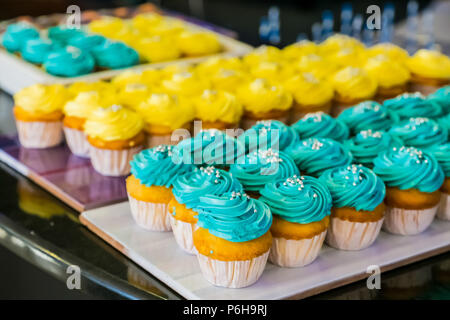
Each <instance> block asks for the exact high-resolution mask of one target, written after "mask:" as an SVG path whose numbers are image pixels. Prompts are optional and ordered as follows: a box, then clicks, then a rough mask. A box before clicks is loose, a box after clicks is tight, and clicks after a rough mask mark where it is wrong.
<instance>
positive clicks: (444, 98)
mask: <svg viewBox="0 0 450 320" xmlns="http://www.w3.org/2000/svg"><path fill="white" fill-rule="evenodd" d="M427 100H431V101H434V102H437V103H438V104H439V105H440V106H441V108H442V112H443V113H445V114H447V113H450V86H445V87H442V88H439V89H437V90H436V91H435V92H433V93H432V94H430V95H429V96H428V97H427Z"/></svg>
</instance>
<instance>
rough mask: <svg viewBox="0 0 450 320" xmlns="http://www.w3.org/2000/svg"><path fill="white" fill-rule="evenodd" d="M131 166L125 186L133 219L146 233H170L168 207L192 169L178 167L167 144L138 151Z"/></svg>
mask: <svg viewBox="0 0 450 320" xmlns="http://www.w3.org/2000/svg"><path fill="white" fill-rule="evenodd" d="M130 166H131V175H130V176H129V177H128V178H127V180H126V186H127V193H128V200H129V201H130V207H131V214H132V215H133V218H134V220H135V221H136V223H137V224H138V225H139V226H140V227H142V228H145V229H147V230H152V231H170V230H171V226H170V221H169V212H168V206H169V202H170V200H171V199H172V196H173V195H172V190H171V189H172V185H173V183H174V182H175V180H176V179H177V177H179V176H181V175H183V174H185V173H186V172H188V171H189V170H190V169H191V166H189V165H185V164H182V163H181V164H175V163H174V161H173V160H172V147H171V146H167V145H160V146H158V147H155V148H152V149H146V150H143V151H141V152H139V153H138V154H136V155H135V156H134V157H133V160H132V161H131V162H130Z"/></svg>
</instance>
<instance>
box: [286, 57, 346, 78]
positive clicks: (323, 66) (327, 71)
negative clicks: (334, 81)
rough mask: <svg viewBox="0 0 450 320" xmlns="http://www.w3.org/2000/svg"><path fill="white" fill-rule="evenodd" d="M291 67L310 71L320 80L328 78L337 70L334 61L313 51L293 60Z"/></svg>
mask: <svg viewBox="0 0 450 320" xmlns="http://www.w3.org/2000/svg"><path fill="white" fill-rule="evenodd" d="M293 68H294V69H295V70H296V71H298V72H309V73H312V74H313V75H314V76H315V77H316V78H318V79H320V80H322V79H327V78H329V77H330V76H332V75H333V73H335V72H336V71H337V70H338V66H337V65H336V64H335V63H334V62H332V61H330V60H328V59H326V58H324V57H322V56H319V55H317V54H314V53H312V54H307V55H304V56H301V57H300V58H299V59H298V60H297V61H295V62H293Z"/></svg>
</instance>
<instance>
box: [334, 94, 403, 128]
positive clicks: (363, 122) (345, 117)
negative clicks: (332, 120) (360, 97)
mask: <svg viewBox="0 0 450 320" xmlns="http://www.w3.org/2000/svg"><path fill="white" fill-rule="evenodd" d="M338 120H340V121H342V122H343V123H345V124H346V125H347V127H348V128H349V129H350V134H351V135H354V134H356V133H358V132H360V131H362V130H369V129H371V130H373V131H378V130H387V129H389V128H390V127H391V126H392V125H393V124H394V123H396V122H397V121H398V117H397V116H396V114H394V113H392V112H390V111H389V110H388V109H387V108H386V107H384V106H383V105H381V104H379V103H378V102H375V101H365V102H361V103H360V104H357V105H356V106H354V107H352V108H348V109H346V110H344V111H343V112H342V113H341V114H340V115H339V117H338Z"/></svg>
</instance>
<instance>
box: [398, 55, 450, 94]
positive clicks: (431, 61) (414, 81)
mask: <svg viewBox="0 0 450 320" xmlns="http://www.w3.org/2000/svg"><path fill="white" fill-rule="evenodd" d="M406 64H407V66H408V68H409V71H410V72H411V87H410V91H413V92H414V91H419V92H421V93H423V94H429V93H432V92H434V91H435V90H436V89H438V88H440V87H442V86H445V85H448V84H449V83H450V58H449V57H447V56H446V55H444V54H442V53H440V52H437V51H432V50H426V49H420V50H418V51H417V52H416V53H415V54H414V55H413V56H412V57H411V58H409V59H408V60H407V62H406Z"/></svg>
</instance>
